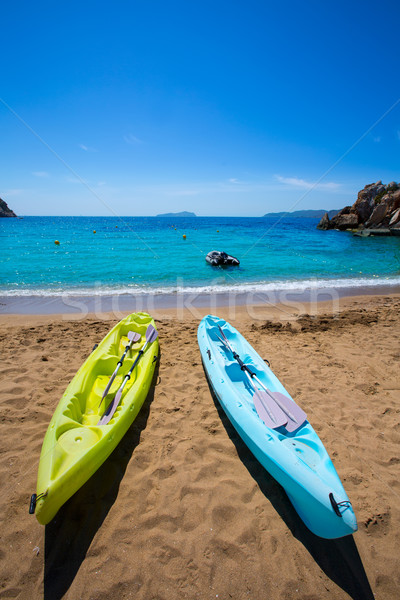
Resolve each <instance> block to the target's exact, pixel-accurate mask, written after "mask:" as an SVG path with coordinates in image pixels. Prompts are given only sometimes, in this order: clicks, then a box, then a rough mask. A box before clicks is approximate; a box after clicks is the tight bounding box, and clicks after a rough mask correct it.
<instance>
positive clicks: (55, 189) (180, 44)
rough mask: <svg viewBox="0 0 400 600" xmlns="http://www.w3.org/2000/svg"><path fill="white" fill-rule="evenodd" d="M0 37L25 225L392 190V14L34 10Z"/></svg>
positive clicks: (176, 5) (361, 4)
mask: <svg viewBox="0 0 400 600" xmlns="http://www.w3.org/2000/svg"><path fill="white" fill-rule="evenodd" d="M1 22H2V53H1V58H0V61H1V62H0V64H1V77H0V98H1V102H0V132H1V137H0V152H1V155H0V164H1V177H0V196H1V197H2V198H3V199H4V200H6V202H8V204H9V205H10V206H11V207H12V208H13V209H14V210H15V211H16V212H17V213H19V214H25V215H28V214H30V215H46V214H48V215H81V214H82V215H111V214H118V215H153V214H157V213H159V212H166V211H179V210H191V211H194V212H196V213H197V214H199V215H248V216H253V215H254V216H257V215H262V214H264V213H266V212H269V211H281V210H291V209H293V208H295V209H306V208H327V209H330V208H340V207H342V206H344V205H346V204H352V203H353V201H354V200H355V197H356V194H357V191H358V190H359V189H361V188H362V187H363V186H364V185H365V184H367V183H371V182H372V181H377V180H378V179H382V180H383V181H384V182H386V183H387V182H389V181H392V180H397V181H398V180H399V179H400V102H399V104H397V105H396V106H395V107H394V108H393V109H392V110H391V111H390V112H389V113H388V114H387V115H386V116H385V117H384V118H382V117H383V115H384V114H385V113H386V112H387V111H388V110H389V109H390V108H391V107H392V106H393V105H394V104H395V103H396V101H397V100H399V99H400V78H399V62H400V61H399V59H400V56H399V54H400V50H399V42H398V27H399V22H400V6H399V3H398V2H394V1H392V2H388V1H385V0H383V1H381V2H379V3H377V2H371V1H358V0H355V1H351V2H349V1H348V0H347V1H346V2H344V1H341V0H339V1H338V0H336V1H335V2H331V1H330V0H329V1H326V2H321V1H320V0H318V1H317V0H303V1H286V2H285V1H281V2H279V3H278V2H269V1H266V0H264V1H262V0H247V1H246V2H243V1H241V2H239V1H236V0H230V1H217V0H214V1H213V2H211V1H208V0H202V1H201V2H200V1H195V0H193V1H187V0H186V1H174V0H171V1H170V2H165V0H164V1H158V0H156V1H153V0H146V1H145V0H140V1H138V0H132V1H130V2H128V1H125V2H121V1H116V2H113V3H109V2H107V3H106V2H101V1H100V2H99V1H96V2H92V1H85V2H75V1H70V2H57V3H54V2H41V1H40V0H39V1H38V2H36V3H31V2H27V1H23V2H15V3H3V4H2V7H1ZM380 119H381V120H380ZM379 120H380V121H379ZM377 121H379V122H378V124H377V125H376V126H375V127H374V128H373V129H371V130H370V128H371V127H372V126H373V125H374V123H376V122H377ZM360 138H362V139H361V141H359V143H357V144H356V145H355V147H354V148H353V149H352V150H351V151H349V150H350V148H352V146H353V145H354V144H355V143H356V142H357V140H359V139H360ZM348 151H349V152H348ZM346 153H347V154H346ZM344 154H346V155H345V156H344V157H343V158H342V159H341V160H339V159H340V158H341V157H342V156H343V155H344ZM336 163H337V164H336ZM324 174H325V176H324V177H322V176H323V175H324ZM321 177H322V179H321ZM316 182H319V183H318V185H316V186H315V187H314V184H315V183H316Z"/></svg>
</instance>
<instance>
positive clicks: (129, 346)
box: [101, 334, 140, 402]
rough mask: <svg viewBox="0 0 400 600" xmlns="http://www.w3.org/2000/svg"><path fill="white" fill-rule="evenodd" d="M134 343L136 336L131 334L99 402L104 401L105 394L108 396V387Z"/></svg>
mask: <svg viewBox="0 0 400 600" xmlns="http://www.w3.org/2000/svg"><path fill="white" fill-rule="evenodd" d="M138 337H139V336H138ZM139 339H140V337H139ZM135 342H137V336H136V334H133V336H132V339H131V340H130V342H129V344H127V346H125V352H124V353H123V355H122V356H121V358H120V359H119V361H118V363H117V367H116V369H115V371H114V373H113V374H112V375H111V377H110V380H109V382H108V383H107V386H106V389H105V390H104V392H103V395H102V397H101V402H102V401H103V400H104V398H105V397H106V396H107V394H108V392H109V390H110V387H111V386H112V383H113V381H114V379H115V378H116V376H117V373H118V371H119V369H120V367H122V364H123V362H124V360H125V357H126V355H127V354H128V352H129V350H131V348H132V346H133V344H134V343H135Z"/></svg>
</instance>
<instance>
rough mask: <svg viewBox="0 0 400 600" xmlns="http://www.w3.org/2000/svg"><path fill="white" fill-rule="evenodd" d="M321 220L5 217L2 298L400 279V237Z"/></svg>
mask: <svg viewBox="0 0 400 600" xmlns="http://www.w3.org/2000/svg"><path fill="white" fill-rule="evenodd" d="M316 225H317V221H316V220H315V219H297V218H291V217H286V218H284V219H282V220H278V219H275V218H239V217H192V218H187V219H185V218H175V219H169V218H157V217H122V218H117V217H24V218H23V219H0V252H1V254H0V268H1V270H0V295H2V296H27V295H39V296H40V295H43V296H46V295H48V296H50V295H57V294H60V293H63V294H71V295H97V294H100V295H101V294H103V295H110V294H115V293H120V294H124V293H129V294H132V293H133V294H142V293H148V292H149V291H153V292H157V293H169V294H170V293H175V292H177V291H178V292H179V291H183V289H184V291H187V292H213V291H215V292H227V291H231V290H236V291H255V290H257V291H266V292H267V291H269V290H274V289H296V290H301V289H307V288H309V287H310V286H313V285H318V286H320V287H340V286H345V287H347V288H348V287H360V286H361V287H362V286H371V285H380V284H382V285H386V286H387V285H393V286H395V285H398V284H399V283H400V237H393V238H392V237H387V238H380V237H370V238H365V239H362V238H358V237H354V236H353V235H352V234H351V233H350V232H338V231H318V230H317V229H316ZM94 231H95V232H96V233H93V232H94ZM184 234H185V235H186V239H183V235H184ZM55 240H59V242H60V244H59V245H55V243H54V241H55ZM210 250H224V251H226V252H227V253H229V254H232V255H234V256H236V257H237V258H239V260H240V263H241V264H240V267H236V268H235V267H231V268H228V269H220V268H216V267H211V266H210V265H208V264H207V263H206V262H205V255H206V254H207V252H209V251H210Z"/></svg>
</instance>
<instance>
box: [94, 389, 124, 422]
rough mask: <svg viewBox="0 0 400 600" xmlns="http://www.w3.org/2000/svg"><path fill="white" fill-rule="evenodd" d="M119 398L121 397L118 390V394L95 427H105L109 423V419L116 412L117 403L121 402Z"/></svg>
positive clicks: (120, 391) (120, 390) (120, 392)
mask: <svg viewBox="0 0 400 600" xmlns="http://www.w3.org/2000/svg"><path fill="white" fill-rule="evenodd" d="M121 396H122V389H121V388H119V390H118V392H117V393H116V394H115V398H114V400H113V401H112V402H111V404H110V406H109V407H108V409H107V410H106V412H105V413H104V415H103V416H102V417H101V419H100V421H99V422H98V423H97V425H107V423H109V422H110V421H111V419H112V418H113V416H114V413H115V411H116V410H117V406H118V404H119V401H120V400H121Z"/></svg>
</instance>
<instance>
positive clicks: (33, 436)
mask: <svg viewBox="0 0 400 600" xmlns="http://www.w3.org/2000/svg"><path fill="white" fill-rule="evenodd" d="M399 309H400V299H399V297H398V296H381V297H374V298H367V297H362V298H354V299H351V300H346V301H345V300H342V301H341V312H340V314H339V316H337V315H336V316H334V315H332V314H331V312H330V311H329V307H322V311H323V312H324V311H325V313H326V315H325V316H323V315H322V316H321V314H320V315H319V316H317V317H315V318H310V317H307V316H305V317H304V316H303V317H300V318H294V317H293V315H291V314H288V311H286V312H285V313H279V311H276V309H265V307H264V308H263V309H259V310H258V313H257V314H258V316H259V318H258V319H257V320H255V319H254V318H253V316H252V317H251V318H250V317H249V316H248V315H247V314H246V312H245V311H244V310H243V311H238V312H237V314H236V319H234V320H233V319H232V323H233V324H234V325H235V326H236V327H237V328H238V329H239V330H240V331H241V332H242V333H243V334H244V335H245V336H246V337H247V338H248V340H249V341H250V343H252V344H253V345H254V347H255V348H256V350H257V351H258V352H259V353H260V354H261V355H262V356H264V357H265V358H269V360H270V361H271V366H272V369H273V370H274V372H275V373H276V375H277V376H278V377H279V378H280V379H281V381H282V382H283V384H284V385H285V386H286V387H287V389H288V391H289V392H290V393H291V394H292V395H293V397H294V398H295V399H296V400H297V401H298V403H299V404H300V405H301V406H302V407H303V408H304V409H305V410H306V411H307V413H308V415H309V419H310V421H311V423H312V424H313V426H314V428H315V429H316V431H317V433H318V434H319V435H320V437H321V439H322V441H323V443H324V444H325V446H326V448H327V450H328V452H329V453H330V456H331V458H332V460H333V462H334V464H335V466H336V468H337V470H338V473H339V475H340V477H341V479H342V481H343V484H344V486H345V488H346V491H347V493H348V495H349V497H350V499H351V501H352V504H353V507H354V510H355V513H356V516H357V519H358V524H359V531H358V532H357V533H356V534H355V535H354V536H353V537H347V538H343V539H341V540H337V541H329V540H322V539H320V538H317V537H315V536H314V535H313V534H311V533H310V532H309V531H308V530H307V529H306V527H305V526H304V525H303V524H302V522H301V520H300V519H299V517H298V516H297V514H296V512H295V511H294V509H293V508H292V506H291V504H290V502H289V501H288V499H287V497H286V496H285V493H284V492H283V490H282V488H281V487H280V486H279V485H278V484H277V483H276V482H275V481H274V480H273V479H272V478H271V477H270V476H269V475H268V473H266V472H265V471H264V470H263V468H262V467H261V466H260V465H259V464H258V462H257V461H256V460H255V459H254V458H253V456H252V455H251V453H250V452H249V450H248V449H247V448H246V446H245V445H244V444H243V443H242V441H241V440H240V438H239V437H238V436H237V434H236V433H235V431H234V429H233V428H232V426H231V425H230V423H229V421H228V420H227V418H226V416H225V414H224V413H223V412H222V411H221V409H220V407H219V406H218V405H217V404H216V403H215V402H214V400H213V398H212V395H211V393H210V389H209V387H208V384H207V381H206V378H205V375H204V372H203V368H202V364H201V360H200V355H199V350H198V346H197V339H196V331H197V325H198V319H196V318H194V317H193V316H192V315H190V314H187V315H186V317H185V320H184V321H178V320H176V319H175V318H173V315H172V314H162V315H161V314H160V315H158V316H159V319H158V321H157V326H158V329H159V332H160V344H161V357H160V366H159V370H158V372H157V373H156V377H155V380H154V383H155V386H154V387H153V388H152V390H151V393H150V395H149V397H148V399H147V401H146V402H145V404H144V406H143V409H142V411H141V413H140V414H139V416H138V418H137V419H136V421H135V423H134V424H133V426H132V427H131V429H130V430H129V432H128V433H127V435H126V436H125V438H124V439H123V440H122V442H121V443H120V445H119V447H118V448H117V449H116V450H115V452H114V453H113V454H112V455H111V457H110V458H109V459H108V460H107V461H106V463H105V464H104V465H103V466H102V467H101V468H100V469H99V471H98V472H97V473H96V474H95V475H94V476H93V477H92V479H91V480H90V481H88V482H87V484H86V485H85V486H84V487H83V488H82V489H81V490H80V491H79V492H78V493H77V494H75V496H74V497H73V498H72V499H71V500H70V501H68V502H67V504H66V505H65V506H64V507H63V508H62V509H61V510H60V511H59V513H58V515H57V517H56V519H55V520H54V521H53V522H52V523H51V524H50V525H48V526H47V527H46V528H44V527H42V526H41V525H39V524H38V523H37V521H36V519H35V517H34V516H32V515H29V514H28V504H29V498H30V494H31V493H32V492H33V491H35V484H36V473H37V465H38V459H39V454H40V448H41V444H42V441H43V437H44V434H45V431H46V428H47V425H48V423H49V420H50V418H51V415H52V413H53V411H54V409H55V407H56V405H57V403H58V400H59V399H60V397H61V395H62V393H63V392H64V390H65V388H66V386H67V384H68V382H69V381H70V379H71V378H72V377H73V375H74V373H75V372H76V370H77V369H78V367H79V366H80V365H81V363H82V362H83V361H84V359H85V358H86V357H87V355H88V354H89V353H90V351H91V349H92V346H93V344H94V343H95V342H99V341H100V340H101V339H102V337H103V336H104V335H105V333H106V332H107V331H108V330H109V329H110V327H111V326H112V325H113V324H114V322H115V320H103V319H101V318H98V317H97V318H85V319H84V320H72V319H71V318H69V320H68V319H67V320H65V319H62V318H61V317H54V316H47V317H44V316H7V317H2V318H1V319H0V352H1V370H2V374H1V378H2V380H1V400H0V414H1V437H0V444H1V446H0V447H1V463H0V482H1V499H0V502H1V513H0V514H1V516H2V519H1V520H2V524H1V530H0V535H1V545H0V556H1V566H0V598H21V599H25V598H26V599H30V600H33V599H36V598H42V597H44V598H46V599H49V600H55V599H57V598H61V597H65V598H68V599H73V600H77V599H95V600H102V599H114V598H118V599H122V598H136V599H138V600H142V599H143V600H152V599H154V600H156V599H157V600H162V599H163V600H179V599H181V598H182V599H183V598H188V599H195V598H196V599H199V600H203V599H210V600H211V599H215V598H218V599H219V600H228V599H230V598H233V599H238V600H242V599H243V600H244V599H246V600H261V599H263V600H264V599H271V600H274V599H278V598H279V599H282V600H286V599H288V600H290V599H292V598H293V599H299V600H300V599H302V600H314V599H315V600H320V599H323V598H328V599H332V600H333V599H344V598H350V597H351V598H354V599H361V598H363V599H364V598H372V597H373V596H372V592H373V593H374V594H375V597H376V598H377V599H380V600H389V599H390V600H394V599H397V598H398V597H400V529H399V525H400V503H399V499H400V481H399V480H400V453H399V443H400V393H399V388H400V380H399V358H400V345H399V334H400V319H399ZM320 310H321V309H320ZM203 314H206V311H203ZM218 314H220V315H221V316H225V315H224V310H222V309H220V310H218ZM279 314H283V315H284V317H285V319H288V321H287V322H286V323H282V322H280V321H278V320H277V316H278V315H279Z"/></svg>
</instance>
